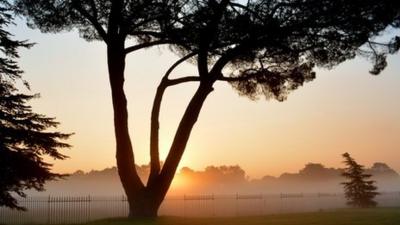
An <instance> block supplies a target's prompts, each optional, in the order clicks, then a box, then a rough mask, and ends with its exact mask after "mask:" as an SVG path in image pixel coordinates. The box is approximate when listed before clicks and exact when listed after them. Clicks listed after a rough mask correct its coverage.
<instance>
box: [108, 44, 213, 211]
mask: <svg viewBox="0 0 400 225" xmlns="http://www.w3.org/2000/svg"><path fill="white" fill-rule="evenodd" d="M123 43H124V42H123V41H120V42H118V41H114V42H113V43H111V44H109V45H108V49H107V58H108V69H109V79H110V85H111V93H112V103H113V110H114V129H115V138H116V159H117V167H118V174H119V177H120V180H121V183H122V186H123V188H124V191H125V193H126V195H127V198H128V204H129V217H131V218H141V217H147V218H149V217H150V218H151V217H157V213H158V209H159V207H160V205H161V203H162V201H163V200H164V198H165V195H166V194H167V191H168V189H169V187H170V185H171V182H172V180H173V178H174V175H175V172H176V169H177V167H178V164H179V161H180V159H181V157H182V155H183V152H184V150H185V147H186V144H187V142H188V140H189V136H190V133H191V131H192V128H193V126H194V124H195V123H196V121H197V118H198V116H199V113H200V111H201V108H202V105H203V103H204V101H205V99H206V98H207V96H208V94H210V93H211V91H212V83H213V82H205V83H202V84H201V85H200V86H199V89H198V90H197V91H196V93H195V95H194V96H193V98H192V99H191V101H190V103H189V105H188V107H187V109H186V111H185V113H184V116H183V118H182V120H181V122H180V124H179V127H178V130H177V132H176V135H175V138H174V141H173V144H172V146H171V149H170V153H169V154H168V157H167V159H166V161H165V164H164V167H163V169H162V170H161V172H160V173H159V174H157V173H156V174H154V175H153V177H152V180H153V182H150V183H149V184H148V186H147V187H145V186H144V184H143V183H142V181H141V180H140V177H139V175H138V174H137V171H136V167H135V160H134V154H133V148H132V143H131V139H130V136H129V129H128V110H127V99H126V96H125V93H124V70H125V52H124V49H125V48H124V44H123ZM157 110H159V109H157ZM153 122H154V121H153Z"/></svg>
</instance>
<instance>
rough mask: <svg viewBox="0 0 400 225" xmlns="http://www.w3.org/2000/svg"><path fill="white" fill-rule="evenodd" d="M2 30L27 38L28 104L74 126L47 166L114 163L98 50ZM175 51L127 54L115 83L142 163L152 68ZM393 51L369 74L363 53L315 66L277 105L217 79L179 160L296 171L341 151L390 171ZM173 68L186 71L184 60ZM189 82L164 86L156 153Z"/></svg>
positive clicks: (337, 160) (398, 142) (250, 172)
mask: <svg viewBox="0 0 400 225" xmlns="http://www.w3.org/2000/svg"><path fill="white" fill-rule="evenodd" d="M17 24H18V26H17V27H15V28H12V29H11V31H12V32H13V33H15V34H16V38H18V39H29V40H30V41H31V42H35V43H37V44H36V45H35V46H34V47H33V48H32V49H30V50H22V54H21V57H22V58H21V60H20V62H21V67H22V68H23V69H24V70H25V72H26V74H25V78H26V79H27V80H28V81H29V82H30V83H31V86H32V91H33V92H35V93H36V92H39V93H41V96H42V98H40V99H38V100H35V101H34V108H35V110H36V111H38V112H41V113H44V114H46V115H49V116H54V117H57V120H58V121H60V122H61V126H60V129H61V130H62V131H63V132H75V135H74V136H73V137H72V138H71V140H70V143H71V144H72V145H73V146H74V147H73V148H72V149H70V150H67V151H65V154H67V155H69V156H70V159H68V160H65V161H57V162H55V166H54V168H55V170H56V171H59V172H68V173H72V172H74V171H76V170H78V169H80V170H83V171H85V172H88V171H90V170H92V169H96V170H102V169H104V168H107V167H113V166H114V165H115V158H114V155H115V152H114V151H115V142H114V134H113V124H112V121H113V120H112V107H111V96H110V88H109V86H108V77H107V66H106V55H105V53H106V51H105V50H106V49H105V46H104V44H102V43H99V42H92V43H87V42H85V41H84V40H82V39H80V38H79V36H78V34H77V33H76V32H70V33H64V34H57V35H54V34H51V35H49V34H41V33H40V32H39V31H32V30H30V29H28V28H27V27H25V26H24V25H23V22H21V21H19V22H18V23H17ZM176 59H177V57H176V56H175V55H173V54H172V53H170V52H169V51H168V48H166V47H158V48H152V49H150V50H145V51H140V52H137V53H135V54H133V55H130V56H129V57H128V58H127V70H126V78H127V83H126V86H125V90H126V93H127V95H128V101H129V112H130V121H129V122H130V130H131V136H132V138H133V143H134V149H135V156H136V163H137V164H139V165H141V164H147V163H148V161H149V153H148V149H149V148H148V146H149V127H150V110H151V103H152V100H153V97H154V94H155V90H156V87H157V85H158V83H159V81H160V78H161V76H162V74H163V73H164V72H165V71H166V69H167V68H168V67H169V66H170V65H171V64H172V63H173V62H174V61H175V60H176ZM399 60H400V56H399V55H396V56H393V57H389V66H388V67H387V69H386V70H385V71H384V72H383V73H382V74H381V75H380V76H372V75H369V73H368V71H369V69H370V68H371V67H372V65H371V64H370V63H369V62H368V61H366V60H365V59H355V60H352V61H350V62H346V63H344V64H342V65H341V66H339V67H336V68H335V69H334V70H332V71H327V70H318V73H317V79H316V80H315V81H313V82H311V83H308V84H306V85H305V87H302V88H300V89H299V90H298V91H295V92H294V93H292V94H291V95H290V96H289V98H288V100H287V101H285V102H283V103H278V102H275V101H272V102H266V101H265V100H264V99H260V100H259V101H255V102H252V101H250V100H248V99H246V98H243V97H239V96H238V94H237V93H235V91H234V90H233V89H232V88H231V87H230V86H229V85H227V84H223V83H219V84H217V85H216V88H215V91H214V92H213V93H212V94H211V95H210V97H209V98H208V99H207V101H206V103H205V105H204V107H203V110H202V112H201V115H200V119H199V121H198V123H197V124H196V126H195V128H194V130H193V133H192V136H191V138H190V140H189V143H188V146H187V149H186V152H185V154H184V156H183V160H182V162H181V168H182V167H184V166H188V167H190V168H192V169H194V170H203V168H205V167H206V166H207V165H237V164H238V165H241V168H242V169H243V170H245V171H246V176H249V177H251V178H253V179H261V178H262V177H263V176H265V175H266V174H268V175H274V176H279V175H280V174H281V173H283V172H291V173H296V172H297V171H298V170H299V168H302V167H303V166H304V164H305V162H320V163H322V164H323V165H325V166H326V167H336V168H337V167H341V166H342V165H341V161H342V158H341V156H340V155H341V154H342V153H344V152H346V151H347V152H349V153H350V154H352V156H353V157H355V158H356V160H358V162H359V163H361V164H366V165H372V164H373V163H374V162H385V163H387V164H389V165H390V166H391V167H392V168H394V169H395V170H397V171H400V164H399V163H398V159H399V158H400V157H399V156H400V153H399V149H400V138H399V133H400V113H399V112H400V101H399V96H400V88H399V84H400V76H399V71H400V64H399V62H400V61H399ZM175 75H177V76H187V75H196V70H195V68H194V66H192V65H190V64H185V65H183V66H182V67H180V69H179V70H177V72H176V73H175ZM194 87H195V85H193V84H190V85H189V84H188V85H183V86H181V87H174V88H173V89H170V90H168V91H167V96H166V98H165V100H164V104H163V107H162V112H161V130H160V131H161V133H160V135H161V137H160V138H161V139H160V148H161V156H162V157H165V156H166V153H167V150H168V147H169V145H170V143H171V140H172V137H173V134H174V132H175V129H176V126H177V124H178V121H179V118H180V116H181V115H182V113H183V110H184V108H185V107H186V104H187V102H188V100H189V98H190V96H191V94H192V93H193V91H194Z"/></svg>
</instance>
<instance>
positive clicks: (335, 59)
mask: <svg viewBox="0 0 400 225" xmlns="http://www.w3.org/2000/svg"><path fill="white" fill-rule="evenodd" d="M186 2H187V3H186V5H185V7H184V8H183V10H182V15H183V16H181V17H180V19H179V23H175V24H174V25H175V26H170V27H165V32H166V33H168V34H169V37H170V39H171V40H174V41H173V42H175V43H176V44H175V45H174V47H173V48H174V50H177V52H179V53H180V54H181V55H186V54H189V53H191V52H198V53H199V58H198V64H200V66H203V67H206V66H205V65H204V64H205V63H206V62H207V68H208V69H209V70H211V71H213V70H214V72H215V73H216V74H215V76H216V77H215V78H214V79H217V80H218V79H222V80H223V78H221V74H219V73H221V72H222V69H223V68H224V67H225V66H226V67H227V69H226V70H225V72H224V74H226V75H227V76H228V77H229V78H231V79H226V80H228V81H230V83H231V84H232V85H233V87H234V88H235V89H237V90H238V91H239V93H240V94H242V95H245V96H248V97H250V98H251V99H255V98H256V97H257V96H258V95H260V94H261V95H264V96H265V97H266V98H267V99H269V98H274V99H277V100H279V101H282V100H285V98H286V96H287V94H288V93H289V92H290V91H292V90H294V89H296V88H298V87H299V86H301V85H302V84H304V83H305V82H307V81H311V80H313V79H314V78H315V73H314V72H313V68H314V67H315V66H318V67H325V68H332V67H333V66H335V65H338V64H339V63H341V62H344V61H346V60H348V59H352V58H354V57H355V56H356V55H357V54H359V55H363V56H365V57H367V58H369V59H371V60H372V61H373V62H374V67H373V69H372V70H371V73H372V74H379V73H380V72H381V71H382V70H383V69H384V68H385V67H386V56H387V55H388V54H394V53H396V52H397V51H398V50H399V47H400V37H397V36H396V37H393V38H392V39H391V40H389V41H386V42H384V41H380V42H378V41H376V37H377V36H379V35H382V34H383V32H384V31H385V30H390V29H391V30H393V29H396V28H399V27H400V26H399V25H400V13H399V12H400V2H399V1H397V0H382V1H376V0H355V1H347V0H338V1H332V0H249V1H228V0H219V1H217V0H210V1H201V0H188V1H186ZM390 35H392V36H393V33H392V34H391V33H390V32H388V34H387V36H390ZM202 58H203V59H202ZM201 64H203V65H201ZM205 70H206V69H205V68H203V71H205ZM218 76H220V77H218Z"/></svg>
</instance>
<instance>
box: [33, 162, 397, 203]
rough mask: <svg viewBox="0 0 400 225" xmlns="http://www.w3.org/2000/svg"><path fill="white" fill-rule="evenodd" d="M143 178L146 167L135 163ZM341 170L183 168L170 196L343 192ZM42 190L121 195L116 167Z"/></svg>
mask: <svg viewBox="0 0 400 225" xmlns="http://www.w3.org/2000/svg"><path fill="white" fill-rule="evenodd" d="M137 169H138V171H139V174H140V177H141V178H142V179H143V180H144V181H146V180H145V179H146V177H147V176H148V173H149V166H148V165H143V166H137ZM366 171H367V173H370V174H372V175H373V177H372V179H373V180H375V181H376V182H377V183H376V184H377V186H378V188H379V189H378V191H379V192H399V191H400V175H399V174H398V173H397V172H396V171H394V170H393V169H391V168H390V167H389V166H388V165H386V164H385V163H375V164H373V165H372V166H371V167H370V168H367V170H366ZM340 174H341V169H336V168H326V167H325V166H323V165H321V164H318V163H309V164H307V165H305V167H304V168H302V169H300V170H299V171H298V173H283V174H282V175H280V176H279V177H273V176H268V175H266V176H264V177H262V178H259V179H254V178H250V177H248V176H247V175H246V172H245V171H244V170H243V169H242V168H241V167H240V166H237V165H236V166H208V167H206V168H205V169H204V170H201V171H196V170H192V169H190V168H188V167H183V168H182V169H181V170H180V171H179V172H178V173H177V175H176V177H175V179H174V181H173V184H172V187H171V189H170V191H169V192H168V195H169V196H179V195H184V194H186V195H199V194H216V195H224V194H236V193H239V194H280V193H305V194H306V193H342V192H343V189H342V186H341V185H340V183H341V182H343V181H344V179H343V177H341V175H340ZM45 188H46V191H45V192H29V194H30V195H31V196H43V195H45V196H47V195H53V196H81V195H92V196H122V195H124V192H123V189H122V186H121V183H120V181H119V177H118V173H117V169H116V168H115V167H112V168H107V169H104V170H101V171H96V170H93V171H91V172H88V173H85V172H83V171H76V172H75V173H73V174H71V175H70V176H69V177H67V178H66V179H65V180H60V181H55V182H49V183H48V184H47V185H46V186H45Z"/></svg>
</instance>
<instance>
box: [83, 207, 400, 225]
mask: <svg viewBox="0 0 400 225" xmlns="http://www.w3.org/2000/svg"><path fill="white" fill-rule="evenodd" d="M189 224H190V225H264V224H265V225H400V208H380V209H359V210H354V209H352V210H336V211H330V212H317V213H299V214H280V215H270V216H262V217H231V218H197V219H195V218H180V217H160V218H158V219H154V220H128V219H119V218H117V219H106V220H99V221H94V222H90V223H87V224H86V225H189Z"/></svg>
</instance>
